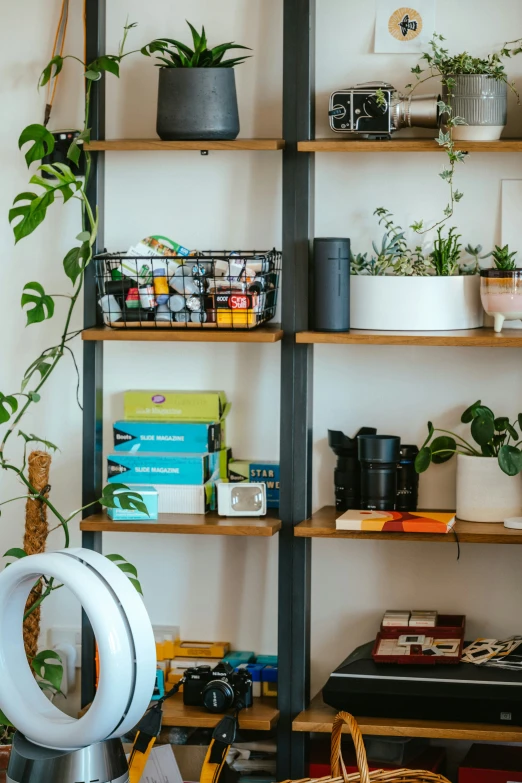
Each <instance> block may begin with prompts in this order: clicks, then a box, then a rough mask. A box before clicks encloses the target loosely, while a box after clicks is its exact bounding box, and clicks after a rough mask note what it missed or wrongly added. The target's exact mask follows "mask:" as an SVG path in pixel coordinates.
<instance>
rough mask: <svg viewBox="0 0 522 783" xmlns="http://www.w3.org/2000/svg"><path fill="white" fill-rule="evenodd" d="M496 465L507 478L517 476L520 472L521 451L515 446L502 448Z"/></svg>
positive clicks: (521, 469)
mask: <svg viewBox="0 0 522 783" xmlns="http://www.w3.org/2000/svg"><path fill="white" fill-rule="evenodd" d="M498 464H499V465H500V468H501V470H503V471H504V473H506V474H507V475H508V476H518V474H519V473H520V471H522V451H520V449H517V448H516V447H515V446H502V448H501V449H500V451H499V453H498Z"/></svg>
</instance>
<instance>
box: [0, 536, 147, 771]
mask: <svg viewBox="0 0 522 783" xmlns="http://www.w3.org/2000/svg"><path fill="white" fill-rule="evenodd" d="M42 574H45V575H46V576H51V577H54V578H55V580H56V581H59V582H61V583H63V584H64V585H66V586H67V587H69V589H70V590H71V591H72V592H73V593H74V594H75V595H76V597H77V598H78V600H79V601H80V603H81V604H82V606H83V608H84V609H85V612H86V613H87V616H88V617H89V620H90V622H91V624H92V627H93V630H94V634H95V636H96V641H97V644H98V652H99V658H100V677H99V683H98V689H97V692H96V697H95V699H94V701H93V703H92V706H91V707H90V709H89V711H88V712H87V713H86V714H85V715H84V716H83V717H82V718H80V719H79V720H77V719H75V718H71V717H69V716H68V715H65V714H64V713H63V712H61V711H60V710H59V709H57V707H55V706H54V705H53V704H52V703H51V702H50V701H49V699H48V698H47V697H46V696H45V695H44V694H43V693H42V691H41V690H40V688H39V687H38V684H37V683H36V681H35V679H34V676H33V674H32V672H31V669H30V668H29V665H28V663H27V658H26V656H25V651H24V643H23V632H22V624H23V623H22V619H23V613H24V608H25V604H26V601H27V596H28V595H29V592H30V590H31V588H32V587H33V585H34V584H35V582H36V580H37V579H38V578H39V577H40V576H41V575H42ZM155 677H156V648H155V644H154V635H153V632H152V627H151V624H150V620H149V617H148V615H147V611H146V609H145V606H144V604H143V602H142V600H141V598H140V596H139V595H138V593H137V592H136V590H135V589H134V587H133V585H132V584H131V582H129V580H128V579H127V577H126V576H125V574H123V573H122V572H121V571H120V569H119V568H118V567H117V566H116V565H114V563H112V562H111V561H110V560H107V559H106V558H105V557H103V556H102V555H100V554H98V553H96V552H91V551H90V550H87V549H67V550H62V551H60V552H52V553H46V554H41V555H32V556H30V557H24V558H22V559H21V560H18V561H17V562H16V563H13V565H11V566H10V567H9V568H6V569H5V570H4V571H3V572H2V573H0V709H1V710H2V711H3V712H4V713H5V715H6V716H7V718H8V719H9V720H10V721H11V723H12V724H13V725H14V726H16V728H17V730H18V731H17V734H16V735H15V737H14V741H13V749H12V754H11V760H10V762H9V769H8V772H7V781H8V783H127V781H128V779H129V775H128V766H127V761H126V758H125V754H124V752H123V746H122V743H121V740H120V739H119V738H120V737H122V736H123V735H124V734H126V733H127V732H128V731H129V730H130V729H132V728H133V727H134V726H135V725H136V724H137V723H138V722H139V720H140V719H141V717H142V715H143V714H144V712H145V710H146V709H147V707H148V705H149V702H150V699H151V695H152V692H153V689H154V682H155Z"/></svg>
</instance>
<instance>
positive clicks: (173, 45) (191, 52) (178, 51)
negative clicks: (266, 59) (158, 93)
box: [141, 21, 251, 68]
mask: <svg viewBox="0 0 522 783" xmlns="http://www.w3.org/2000/svg"><path fill="white" fill-rule="evenodd" d="M187 24H188V26H189V27H190V32H191V33H192V41H193V45H194V48H193V49H191V48H190V47H189V46H187V45H186V44H184V43H182V42H181V41H176V40H175V39H174V38H157V39H156V40H155V41H152V42H151V43H150V44H147V45H146V46H144V47H143V49H142V50H141V53H142V54H144V55H145V56H146V57H150V56H151V55H153V54H155V55H156V57H157V59H158V60H159V62H158V63H156V65H157V66H158V67H159V68H234V66H236V65H240V64H241V63H244V62H245V60H247V59H248V58H249V57H250V56H251V55H242V56H241V57H233V58H231V59H229V60H225V59H223V58H224V57H225V55H226V54H227V52H230V51H231V50H232V49H245V50H248V51H250V49H249V47H248V46H240V45H239V44H236V43H234V42H233V41H232V42H230V43H224V44H219V46H214V47H213V48H212V49H209V48H208V42H207V35H206V33H205V28H204V27H203V28H202V30H201V33H198V31H197V30H196V28H195V27H194V26H193V25H191V24H190V22H188V21H187ZM158 52H160V53H161V56H160V55H159V54H158Z"/></svg>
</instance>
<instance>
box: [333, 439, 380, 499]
mask: <svg viewBox="0 0 522 783" xmlns="http://www.w3.org/2000/svg"><path fill="white" fill-rule="evenodd" d="M376 432H377V430H376V429H374V428H373V427H362V428H361V429H360V430H359V432H358V433H357V435H356V436H355V438H349V437H348V436H347V435H345V434H344V433H343V432H340V431H339V430H328V445H329V446H330V448H331V449H332V451H333V452H334V454H335V455H336V456H337V467H336V469H335V471H334V484H335V507H336V510H337V511H340V512H341V513H344V512H345V511H348V509H350V508H360V503H361V466H360V464H359V456H358V450H357V449H358V446H357V437H358V436H359V435H375V434H376Z"/></svg>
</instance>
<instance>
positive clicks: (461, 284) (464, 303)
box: [350, 275, 484, 332]
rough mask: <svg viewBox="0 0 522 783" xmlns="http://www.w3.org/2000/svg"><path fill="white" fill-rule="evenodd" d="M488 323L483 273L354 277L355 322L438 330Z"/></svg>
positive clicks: (381, 328)
mask: <svg viewBox="0 0 522 783" xmlns="http://www.w3.org/2000/svg"><path fill="white" fill-rule="evenodd" d="M483 323H484V312H483V309H482V304H481V301H480V277H479V275H455V276H453V277H395V276H393V275H383V276H375V277H374V276H373V275H352V276H351V277H350V327H351V328H352V329H370V330H376V331H391V332H395V331H418V332H430V331H432V332H435V331H450V330H452V329H476V328H477V327H479V326H482V324H483Z"/></svg>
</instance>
